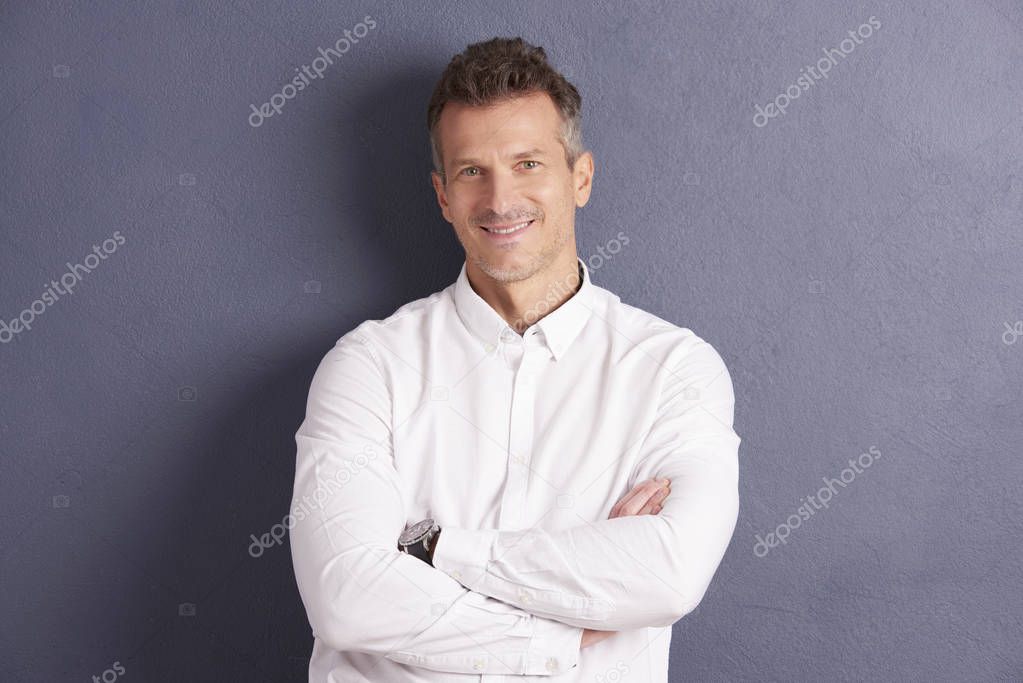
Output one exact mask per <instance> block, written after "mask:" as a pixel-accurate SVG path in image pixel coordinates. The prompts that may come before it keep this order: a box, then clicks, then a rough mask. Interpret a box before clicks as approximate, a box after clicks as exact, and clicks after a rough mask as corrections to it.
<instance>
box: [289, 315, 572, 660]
mask: <svg viewBox="0 0 1023 683" xmlns="http://www.w3.org/2000/svg"><path fill="white" fill-rule="evenodd" d="M357 332H358V330H356V331H353V332H351V333H349V334H348V335H345V337H343V338H342V339H341V340H339V341H338V343H337V344H336V345H335V346H334V347H333V348H332V349H331V350H330V351H329V352H328V353H327V354H326V356H325V357H324V358H323V360H322V361H321V362H320V364H319V366H318V368H317V370H316V373H315V375H314V377H313V380H312V383H311V386H310V390H309V398H308V402H307V405H306V415H305V419H304V421H303V422H302V425H301V426H300V427H299V429H298V432H297V433H296V435H295V440H296V443H297V456H296V467H295V483H294V496H293V500H292V506H293V514H292V517H293V522H292V527H291V532H290V544H291V554H292V561H293V564H294V569H295V578H296V582H297V584H298V589H299V593H300V595H301V598H302V602H303V604H304V606H305V609H306V614H307V616H308V619H309V623H310V626H311V627H312V631H313V634H314V636H315V637H316V638H318V639H320V640H321V641H323V642H324V643H325V644H326V645H328V646H330V647H331V648H334V649H336V650H339V651H341V650H353V651H360V652H368V653H373V654H378V655H380V656H382V657H387V658H389V659H391V660H393V661H396V662H400V663H403V664H408V665H413V666H417V667H422V668H426V669H433V670H436V671H445V672H453V673H472V674H483V673H486V674H531V675H555V674H558V673H561V672H563V671H565V670H567V669H570V668H572V667H575V666H577V664H578V659H579V645H580V640H581V637H582V630H581V629H580V628H577V627H573V626H569V625H566V624H564V623H561V622H558V621H556V620H550V619H545V618H542V617H538V616H536V615H534V614H532V613H530V612H528V611H526V610H522V609H520V608H518V607H515V606H513V605H509V604H506V603H504V602H502V601H499V600H497V599H495V598H492V597H489V596H485V595H482V594H480V593H477V592H474V591H472V590H469V589H466V588H465V587H463V586H462V585H460V584H459V583H458V582H457V581H456V580H454V579H452V578H451V577H449V576H447V575H446V574H445V573H443V572H441V571H439V570H437V569H435V568H433V567H431V566H429V565H428V564H426V563H424V562H421V561H420V560H418V559H416V558H414V557H412V556H410V555H406V554H404V553H400V552H399V551H398V550H397V539H398V536H399V534H400V533H401V531H402V529H403V528H404V526H405V523H406V521H407V520H406V516H405V509H404V505H403V499H402V495H401V488H400V482H399V479H398V472H397V471H396V469H395V466H394V457H393V452H392V446H391V444H392V440H391V423H392V422H391V400H390V389H389V388H388V386H387V385H386V382H385V380H384V376H383V374H382V373H381V371H380V368H379V367H378V365H377V362H376V358H375V356H374V353H373V350H372V349H371V348H370V346H369V345H368V343H367V342H366V340H365V339H364V338H363V337H361V335H358V334H357Z"/></svg>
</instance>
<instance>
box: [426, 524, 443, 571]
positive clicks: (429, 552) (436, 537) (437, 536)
mask: <svg viewBox="0 0 1023 683" xmlns="http://www.w3.org/2000/svg"><path fill="white" fill-rule="evenodd" d="M440 532H441V530H440V529H437V533H435V534H434V535H433V538H431V539H430V548H429V550H427V551H426V552H427V555H428V556H429V558H430V566H431V567H432V566H433V553H434V551H436V550H437V543H438V542H439V541H440Z"/></svg>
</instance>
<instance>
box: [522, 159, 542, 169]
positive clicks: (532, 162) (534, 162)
mask: <svg viewBox="0 0 1023 683" xmlns="http://www.w3.org/2000/svg"><path fill="white" fill-rule="evenodd" d="M522 163H523V164H536V166H529V167H528V169H529V170H532V169H534V168H539V166H540V162H539V161H532V160H530V161H523V162H522Z"/></svg>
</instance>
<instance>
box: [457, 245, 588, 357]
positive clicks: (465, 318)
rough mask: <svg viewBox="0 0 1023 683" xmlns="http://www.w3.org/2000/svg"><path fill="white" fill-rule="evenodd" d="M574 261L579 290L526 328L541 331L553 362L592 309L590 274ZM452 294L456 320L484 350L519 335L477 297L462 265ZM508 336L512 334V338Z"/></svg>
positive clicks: (582, 263) (566, 286) (569, 285)
mask: <svg viewBox="0 0 1023 683" xmlns="http://www.w3.org/2000/svg"><path fill="white" fill-rule="evenodd" d="M576 261H577V262H578V263H579V269H580V271H581V272H582V285H581V286H580V287H579V291H577V292H576V293H575V294H573V295H572V296H571V297H570V298H569V299H568V300H567V301H565V302H564V303H563V304H561V306H559V307H558V308H557V309H556V310H555V311H553V312H551V313H547V315H544V316H543V317H542V318H541V319H540V320H539V321H536V322H534V323H533V324H532V325H530V327H534V326H535V327H537V328H539V329H540V330H541V331H542V332H543V336H544V338H545V339H546V341H547V346H548V348H550V350H551V353H553V354H554V359H555V360H560V359H561V357H562V356H564V354H565V352H566V351H567V350H568V347H569V346H570V345H571V344H572V342H573V341H575V338H576V337H577V336H579V332H581V331H582V329H583V326H584V325H585V324H586V321H587V320H589V317H590V314H591V312H592V308H593V299H594V294H595V288H596V286H595V285H594V284H593V283H592V282H591V281H590V271H589V269H588V268H587V267H586V262H585V261H583V260H582V259H581V258H579V257H578V256H577V257H576ZM574 285H575V282H574V281H569V282H565V283H564V285H563V291H569V290H570V289H571V288H572V287H573V286H574ZM453 294H454V300H455V310H456V311H457V313H458V317H459V318H460V319H461V320H462V323H463V324H464V325H465V326H466V327H467V328H468V329H469V331H470V332H472V333H473V334H474V335H475V336H476V337H477V338H479V339H480V340H481V341H482V342H483V343H484V348H486V349H487V351H488V352H489V351H492V350H493V349H495V348H497V347H498V346H499V345H500V344H501V343H502V342H503V341H507V340H510V339H514V338H515V337H518V336H519V334H518V332H516V331H515V330H513V329H512V328H511V326H510V325H508V323H506V322H505V321H504V318H502V317H501V316H500V315H499V314H498V313H497V311H495V310H494V309H493V308H491V306H490V304H488V303H487V302H486V301H484V299H483V297H481V296H480V295H479V294H477V293H476V290H474V289H473V288H472V285H471V284H469V276H468V274H467V273H466V264H465V263H462V269H461V271H460V272H459V273H458V279H457V280H456V281H455V285H454V292H453ZM543 312H544V309H543V307H542V306H541V307H539V310H538V311H537V313H538V314H543ZM510 335H515V337H511V336H510Z"/></svg>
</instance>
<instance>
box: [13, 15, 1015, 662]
mask: <svg viewBox="0 0 1023 683" xmlns="http://www.w3.org/2000/svg"><path fill="white" fill-rule="evenodd" d="M118 4H119V5H120V6H118ZM427 4H430V3H427ZM298 5H299V3H291V2H284V1H268V2H258V1H257V0H230V1H227V2H197V3H187V2H163V3H134V2H132V3H128V2H125V3H117V4H115V3H112V2H97V3H70V2H66V3H60V2H29V1H28V0H25V1H22V2H12V3H4V4H3V7H2V9H0V37H2V40H0V64H2V68H0V89H2V97H0V155H2V157H0V173H2V178H0V180H2V182H0V216H2V228H0V254H2V256H0V259H2V262H0V318H2V319H3V320H4V321H5V323H6V331H5V328H4V327H0V342H3V343H2V344H0V384H2V388H3V391H2V394H0V450H2V458H0V515H2V517H0V519H2V523H0V576H2V580H0V583H2V586H3V589H2V590H0V615H2V618H0V679H2V680H4V681H53V680H83V681H84V680H91V679H90V677H91V676H98V677H100V678H101V679H102V680H107V681H112V680H116V679H118V678H120V677H125V679H126V680H139V681H141V680H145V681H184V680H196V681H199V680H210V681H212V680H217V681H228V680H249V681H263V680H266V681H282V680H301V679H302V677H303V675H304V673H305V668H306V664H307V660H308V656H309V648H310V645H311V639H310V634H309V630H308V625H307V623H306V621H305V614H304V611H303V610H302V606H301V603H300V601H299V596H298V593H297V590H296V588H295V585H294V579H293V576H292V572H291V560H290V556H289V553H288V550H287V547H286V539H285V541H284V543H285V545H283V546H282V545H276V544H273V543H271V544H270V545H269V546H268V547H265V548H264V547H262V546H260V545H256V546H255V547H253V546H252V541H251V538H252V535H254V536H256V537H259V536H260V535H261V534H263V533H268V532H269V531H270V530H271V529H272V528H273V525H274V524H277V523H280V522H281V519H282V517H283V515H284V514H285V512H287V508H288V502H289V499H290V492H291V491H290V487H291V484H292V476H293V472H294V469H293V468H294V441H293V436H294V431H295V429H296V428H297V427H298V424H299V422H300V420H301V417H302V414H303V411H304V401H305V396H306V391H307V389H308V383H309V380H310V378H311V376H312V373H313V371H314V369H315V367H316V363H317V362H318V361H319V359H320V358H321V357H322V354H323V353H325V351H326V350H327V349H328V348H329V347H330V346H331V345H332V344H333V342H334V341H335V340H336V339H337V338H338V337H339V336H341V335H342V334H343V333H344V332H346V331H348V330H349V329H351V328H352V327H353V326H354V325H355V324H357V323H358V322H360V321H362V320H364V319H366V318H371V317H373V318H377V317H383V316H386V315H387V314H389V313H390V312H392V311H393V310H394V309H395V308H396V307H397V306H399V305H401V304H402V303H404V302H406V301H409V300H411V299H413V298H416V297H419V296H424V295H426V294H428V293H430V292H433V291H435V290H438V289H440V288H442V287H444V286H446V285H447V284H449V283H450V282H451V281H453V279H454V277H455V275H456V274H457V272H458V267H459V264H460V254H461V251H460V248H459V247H458V244H457V242H456V241H455V239H454V236H453V234H452V233H451V230H450V227H449V226H448V225H447V224H446V223H444V222H443V220H442V219H441V217H440V215H439V211H438V210H437V208H436V205H435V201H434V198H433V196H432V190H431V189H430V187H429V185H428V182H427V175H426V174H427V171H428V166H429V153H428V146H427V142H426V136H425V131H424V118H425V114H424V112H425V106H426V99H427V97H428V95H429V92H430V90H431V88H432V85H433V82H434V80H435V78H436V76H437V75H438V74H439V71H440V70H441V68H442V67H443V66H444V64H445V63H446V62H447V60H448V58H449V57H450V56H451V55H452V54H453V53H454V52H456V51H458V50H460V49H461V48H462V47H464V45H466V44H467V43H469V42H474V41H477V40H481V39H485V38H490V37H493V36H494V35H517V34H518V35H522V36H524V37H526V38H527V39H529V40H531V41H533V42H535V43H538V44H541V45H544V46H546V47H547V48H548V50H549V54H550V55H551V57H552V58H553V59H554V61H555V62H556V64H557V65H559V66H560V67H561V68H562V69H563V71H564V72H565V73H566V75H567V76H569V78H570V79H571V80H573V82H574V83H575V84H576V85H577V86H578V87H579V89H580V91H581V92H582V94H583V98H584V121H585V138H586V141H587V143H588V145H589V146H590V147H591V148H592V149H593V151H594V153H595V155H596V159H597V176H596V179H595V191H594V195H593V198H592V201H591V203H590V204H589V206H587V207H586V208H585V209H584V210H583V211H581V212H580V214H579V216H578V236H579V245H580V256H582V257H584V258H587V259H591V260H590V264H591V267H592V268H593V270H594V272H593V276H594V279H595V281H596V282H598V283H599V284H601V285H603V286H605V287H607V288H609V289H611V290H612V291H614V292H616V293H618V294H619V295H620V296H621V297H622V299H623V300H624V301H626V302H628V303H632V304H634V305H637V306H639V307H641V308H644V309H647V310H649V311H651V312H653V313H655V314H657V315H659V316H661V317H663V318H666V319H668V320H671V321H673V322H675V323H677V324H680V325H684V326H687V327H690V328H692V329H693V330H695V331H696V332H697V333H698V334H700V335H701V336H703V337H704V338H705V339H707V340H708V341H710V342H711V343H713V344H714V345H715V347H716V348H717V349H718V350H719V351H720V353H721V354H722V356H723V357H724V359H725V360H726V362H727V363H728V365H729V368H730V370H731V373H732V377H733V381H734V385H735V391H736V430H737V431H738V433H739V434H740V435H741V436H742V437H743V444H742V448H741V453H740V456H741V463H742V464H741V467H742V471H741V476H742V483H741V489H742V490H741V494H742V511H741V517H740V520H739V524H738V528H737V530H736V534H735V538H734V540H733V543H732V546H731V548H730V549H729V552H728V555H727V556H726V557H725V559H724V562H723V564H722V567H721V569H720V571H719V573H718V575H717V577H716V578H715V581H714V583H713V584H712V586H711V588H710V590H709V592H708V594H707V596H706V598H705V600H704V602H703V604H702V605H701V606H700V607H699V609H698V610H697V611H696V612H695V613H693V614H692V615H690V616H688V617H686V618H685V619H683V620H682V621H681V622H679V624H677V625H676V627H675V628H676V630H675V636H674V637H675V639H674V641H673V647H672V653H671V654H672V672H671V673H672V675H671V678H672V680H673V681H683V680H701V681H702V680H706V681H726V680H754V679H755V680H818V679H822V678H828V679H831V680H848V681H859V680H955V681H963V680H1009V679H1013V680H1020V679H1021V678H1023V659H1021V656H1020V654H1019V650H1018V645H1019V642H1020V640H1021V633H1023V624H1021V615H1023V598H1021V597H1020V595H1021V594H1020V591H1019V587H1020V584H1021V576H1020V565H1021V562H1020V560H1021V551H1020V549H1019V546H1020V538H1021V522H1020V520H1021V509H1020V496H1019V485H1020V480H1021V474H1023V464H1021V458H1020V455H1021V453H1020V450H1021V449H1020V444H1021V441H1023V419H1021V413H1023V409H1021V401H1020V393H1021V391H1020V387H1021V386H1023V376H1021V375H1023V373H1021V367H1023V322H1021V321H1023V303H1021V293H1023V272H1021V268H1020V264H1021V263H1023V229H1021V228H1023V7H1021V5H1020V3H1019V2H1018V1H1016V0H987V1H986V2H981V1H976V2H969V3H965V2H946V3H936V2H891V3H883V2H879V3H862V2H852V3H820V2H799V3H780V2H766V3H765V2H750V3H745V4H738V3H737V4H722V3H718V2H699V3H688V4H680V3H640V4H639V5H634V4H633V3H619V2H599V3H595V4H593V5H586V4H585V3H556V4H552V3H507V2H496V1H494V2H489V1H488V2H482V1H479V0H475V1H473V2H469V3H462V4H459V5H457V6H456V5H455V4H453V3H436V6H434V7H424V6H421V5H420V3H391V4H388V3H360V4H349V3H331V2H317V3H310V4H309V6H303V7H299V6H298ZM367 17H369V19H370V20H371V21H372V23H373V24H374V26H373V27H370V26H369V25H368V24H369V22H368V21H367V19H366V18H367ZM360 22H364V26H363V28H362V29H358V28H357V26H358V25H359V23H360ZM346 30H347V31H349V32H352V31H357V33H356V34H353V37H355V35H358V33H361V34H362V37H361V38H357V39H356V40H357V42H352V43H351V44H350V46H349V48H350V49H348V50H347V51H346V52H345V54H344V55H342V56H341V58H340V59H334V60H333V61H334V63H333V64H329V65H324V64H323V63H322V62H320V63H318V64H319V65H320V66H321V67H322V66H325V68H322V69H321V73H320V74H319V75H317V76H316V77H315V78H309V79H308V80H309V84H310V85H309V86H308V87H304V88H303V90H301V91H297V89H296V91H295V92H292V91H291V90H290V89H286V88H285V87H284V86H285V85H286V84H287V83H288V82H289V81H290V80H291V79H292V78H293V77H297V76H298V75H299V73H300V72H299V71H297V69H301V67H302V66H303V65H310V67H312V65H313V62H314V60H315V58H316V57H318V56H319V53H318V48H328V47H331V46H333V45H334V44H335V43H336V42H337V41H338V39H339V38H342V37H344V32H345V31H346ZM850 31H851V32H853V34H855V35H852V36H851V35H850V33H849V32H850ZM828 55H830V57H829V56H828ZM823 72H826V73H823ZM314 74H315V72H314ZM307 78H308V77H307ZM303 85H304V83H303ZM282 91H284V93H285V95H294V97H292V98H290V99H288V98H287V97H275V95H276V94H277V93H282ZM263 103H269V104H274V103H276V104H277V105H278V106H277V109H278V110H279V111H275V112H273V115H272V116H269V117H264V116H262V114H259V115H257V114H255V113H254V112H259V110H260V107H261V106H262V105H263ZM282 103H283V104H282ZM268 106H269V105H268ZM267 111H272V109H269V108H267V109H264V110H263V112H264V113H265V112H267ZM620 231H621V232H623V233H624V234H625V235H627V236H628V238H629V244H628V246H627V247H625V248H624V249H622V250H621V251H619V252H618V253H617V254H613V255H611V258H609V259H605V258H603V257H602V256H600V250H601V249H605V253H606V252H607V250H606V248H605V245H607V244H608V243H609V241H610V240H612V239H613V238H615V237H616V236H617V235H618V233H619V232H620ZM94 248H95V249H94ZM598 263H599V266H595V265H594V264H598ZM51 281H54V282H56V283H57V287H55V286H54V285H51V284H49V283H50V282H51ZM63 283H67V287H65V286H64V284H63ZM68 287H71V288H72V289H71V291H68ZM61 290H64V291H63V292H62V291H61ZM33 308H34V310H33ZM25 310H28V311H29V313H23V311H25ZM19 317H20V318H22V319H23V320H24V322H25V324H24V325H23V324H22V323H14V324H13V328H12V325H11V321H12V320H15V319H18V318H19ZM15 328H16V329H15ZM29 328H30V329H29ZM850 460H852V461H853V462H852V463H850ZM825 479H827V480H829V481H830V484H826V483H825ZM829 486H830V488H829ZM811 497H812V499H811ZM801 508H802V509H801ZM782 537H784V538H782ZM761 541H762V543H761ZM257 554H258V557H254V555H257ZM1014 646H1015V647H1014Z"/></svg>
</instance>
